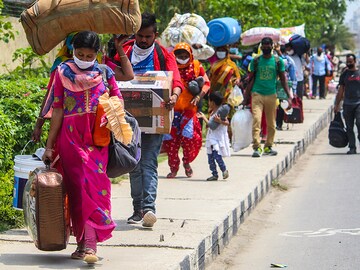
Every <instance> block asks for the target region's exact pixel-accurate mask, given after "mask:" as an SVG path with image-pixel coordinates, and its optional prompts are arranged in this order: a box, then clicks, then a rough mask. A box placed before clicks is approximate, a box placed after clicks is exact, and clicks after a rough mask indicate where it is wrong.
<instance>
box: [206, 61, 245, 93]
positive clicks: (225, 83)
mask: <svg viewBox="0 0 360 270" xmlns="http://www.w3.org/2000/svg"><path fill="white" fill-rule="evenodd" d="M233 76H235V77H236V78H240V72H239V69H238V67H237V66H236V64H235V63H234V62H233V61H232V60H231V59H230V55H229V54H227V56H226V57H225V58H224V59H220V60H218V61H216V62H215V63H214V64H213V65H212V67H211V70H210V83H211V90H210V91H212V92H214V91H220V92H221V93H222V94H223V95H224V98H225V99H226V98H227V97H228V96H229V94H230V92H231V90H232V88H233V85H232V83H231V78H232V77H233Z"/></svg>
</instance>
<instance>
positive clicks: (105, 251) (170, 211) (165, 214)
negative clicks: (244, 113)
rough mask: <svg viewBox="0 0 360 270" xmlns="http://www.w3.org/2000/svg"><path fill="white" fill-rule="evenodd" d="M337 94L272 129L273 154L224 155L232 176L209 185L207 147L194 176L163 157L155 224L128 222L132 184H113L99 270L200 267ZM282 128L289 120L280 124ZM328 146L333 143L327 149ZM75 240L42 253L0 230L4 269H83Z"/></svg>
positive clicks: (321, 122)
mask: <svg viewBox="0 0 360 270" xmlns="http://www.w3.org/2000/svg"><path fill="white" fill-rule="evenodd" d="M333 99H334V95H329V96H328V97H327V99H325V100H306V99H305V100H304V114H305V121H304V123H303V124H298V125H290V126H289V130H284V131H277V133H276V140H275V141H276V145H275V146H274V149H275V150H277V151H278V152H279V154H278V155H277V156H275V157H269V156H262V157H261V158H256V159H255V158H252V157H251V154H252V149H251V146H250V147H248V148H247V149H244V150H241V151H240V152H237V153H233V155H232V156H231V157H229V158H226V159H225V163H226V165H227V167H228V170H229V173H230V177H229V178H228V179H227V180H219V181H215V182H206V181H205V179H206V178H207V177H209V176H210V175H211V173H210V170H209V168H208V164H207V156H206V151H205V149H202V151H201V152H200V154H199V157H198V158H197V159H196V160H195V161H194V162H193V163H192V168H193V170H194V175H193V177H192V178H186V176H185V173H184V171H183V170H182V169H181V170H180V171H179V174H178V177H177V178H176V179H166V175H167V173H168V172H169V168H168V165H167V162H166V161H165V162H162V163H161V164H160V165H159V176H160V177H159V187H158V198H157V217H158V222H157V223H156V224H155V226H154V228H153V229H150V230H149V229H144V228H142V226H141V225H128V224H126V219H127V218H128V217H129V216H130V215H131V214H132V202H131V197H130V184H129V181H127V180H126V181H123V182H121V183H120V184H118V185H113V190H112V203H113V217H114V218H115V219H116V222H117V224H118V226H117V228H116V230H115V231H114V233H113V238H111V239H110V240H108V241H106V242H105V243H103V244H101V246H100V247H99V248H98V255H99V256H100V261H99V262H98V263H97V264H96V265H95V266H94V267H95V268H101V269H111V268H112V269H157V270H160V269H204V268H205V266H206V264H207V263H209V262H210V261H211V260H212V258H213V257H215V256H216V255H217V254H219V252H220V250H221V249H222V247H223V246H224V245H226V244H227V243H228V241H229V240H230V239H231V237H232V236H233V235H234V234H236V233H237V231H238V228H239V227H240V225H241V223H242V222H243V221H244V219H245V218H246V217H247V216H248V215H249V214H250V213H251V211H252V210H253V208H254V207H255V206H256V205H257V203H258V202H259V201H260V200H261V199H262V198H263V196H265V195H266V193H267V192H268V191H269V189H270V188H271V182H272V181H273V180H274V179H277V178H279V177H280V176H281V175H283V174H284V173H286V171H288V170H289V169H291V167H292V166H293V165H294V163H295V162H296V160H297V158H298V157H299V156H300V155H301V154H302V153H303V152H304V151H305V149H306V148H307V146H308V145H309V144H311V143H312V142H313V141H314V139H315V138H316V136H317V134H319V132H320V131H321V130H322V129H323V128H326V127H327V126H328V123H329V122H330V120H331V105H332V104H333ZM285 127H286V124H285ZM329 147H330V146H329ZM74 249H75V245H74V239H73V238H71V244H70V245H69V246H68V248H67V249H66V250H63V251H60V252H42V251H39V250H37V249H36V248H35V246H34V244H33V243H32V242H31V239H30V237H29V236H28V235H27V232H26V230H24V229H23V230H11V231H7V232H5V233H3V234H0V254H1V255H0V268H1V269H39V268H41V269H82V268H84V267H88V266H87V265H85V263H83V262H82V261H74V260H71V259H70V257H69V255H70V253H71V252H73V251H74Z"/></svg>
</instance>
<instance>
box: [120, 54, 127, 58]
mask: <svg viewBox="0 0 360 270" xmlns="http://www.w3.org/2000/svg"><path fill="white" fill-rule="evenodd" d="M119 57H120V58H125V57H126V58H127V55H126V54H123V55H120V54H119Z"/></svg>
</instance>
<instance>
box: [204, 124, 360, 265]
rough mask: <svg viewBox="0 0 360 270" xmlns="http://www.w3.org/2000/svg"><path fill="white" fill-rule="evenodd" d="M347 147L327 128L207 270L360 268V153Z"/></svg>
mask: <svg viewBox="0 0 360 270" xmlns="http://www.w3.org/2000/svg"><path fill="white" fill-rule="evenodd" d="M347 150H348V149H346V148H342V149H337V148H333V147H331V146H330V145H329V144H328V139H327V130H326V129H325V130H324V131H323V132H322V133H321V134H320V135H319V137H318V138H317V140H316V141H315V143H314V144H313V145H311V146H310V147H309V148H308V149H307V153H305V154H304V155H303V156H302V157H301V158H300V160H299V162H298V163H297V164H296V165H295V167H293V169H292V170H291V171H290V172H289V173H288V174H286V175H285V176H283V177H282V178H281V179H280V185H281V187H284V188H287V190H286V191H281V190H279V189H273V190H272V191H271V192H270V194H269V195H268V196H267V197H266V198H265V199H264V200H262V202H260V204H259V205H258V206H257V208H256V209H255V210H254V212H253V213H252V214H251V216H250V217H249V218H248V219H247V220H246V221H245V223H244V224H243V225H242V226H241V227H240V230H239V232H238V235H237V236H235V237H234V238H232V240H231V242H230V244H229V246H227V247H226V248H225V249H224V250H223V251H222V254H221V255H219V256H218V257H217V259H216V260H215V261H214V262H213V263H212V264H211V265H209V266H208V267H207V269H210V270H218V269H231V270H235V269H236V270H242V269H244V270H245V269H246V270H263V269H273V268H272V267H271V264H281V265H286V266H287V268H285V269H294V270H312V269H316V270H323V269H324V270H330V269H341V270H347V269H360V256H359V253H360V215H359V213H360V154H357V155H346V151H347Z"/></svg>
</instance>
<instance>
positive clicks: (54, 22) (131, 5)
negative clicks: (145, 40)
mask: <svg viewBox="0 0 360 270" xmlns="http://www.w3.org/2000/svg"><path fill="white" fill-rule="evenodd" d="M20 20H21V23H22V26H23V28H24V30H25V33H26V38H27V40H28V42H29V43H30V45H31V47H32V49H33V50H34V52H35V53H37V54H39V55H43V54H46V53H48V52H49V51H51V50H52V49H53V48H54V47H56V45H58V44H59V43H60V42H61V41H63V40H64V39H65V38H66V36H67V35H68V34H70V33H72V32H76V31H83V30H91V31H94V32H96V33H99V34H126V35H130V34H134V33H136V32H137V31H138V30H139V28H140V26H141V13H140V7H139V2H138V1H137V0H37V1H35V2H34V3H33V4H32V5H31V6H30V7H29V8H28V9H27V10H24V11H23V12H22V13H21V15H20Z"/></svg>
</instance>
